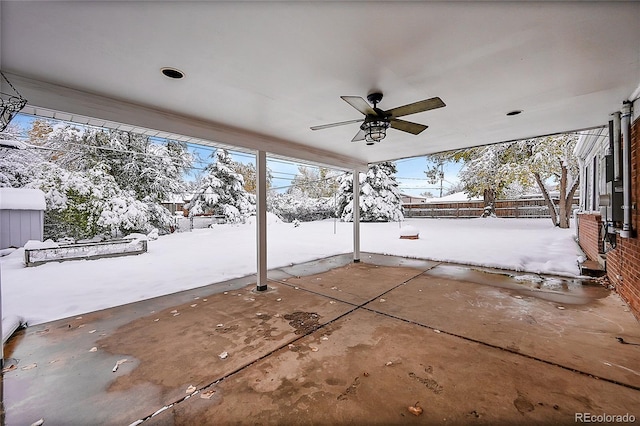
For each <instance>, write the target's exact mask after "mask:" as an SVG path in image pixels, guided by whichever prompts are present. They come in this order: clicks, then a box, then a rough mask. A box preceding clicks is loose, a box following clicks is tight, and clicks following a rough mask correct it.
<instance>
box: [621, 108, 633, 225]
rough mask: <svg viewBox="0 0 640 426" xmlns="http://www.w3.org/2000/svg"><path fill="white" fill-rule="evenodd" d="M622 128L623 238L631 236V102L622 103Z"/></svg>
mask: <svg viewBox="0 0 640 426" xmlns="http://www.w3.org/2000/svg"><path fill="white" fill-rule="evenodd" d="M621 119H622V120H621V123H620V124H621V130H622V143H624V147H623V148H622V187H623V194H622V196H623V198H622V209H623V214H624V217H623V218H624V220H623V222H622V230H621V231H620V237H621V238H631V152H630V151H631V103H630V102H624V103H623V104H622V117H621Z"/></svg>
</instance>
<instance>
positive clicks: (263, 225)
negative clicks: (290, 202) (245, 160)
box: [256, 151, 267, 291]
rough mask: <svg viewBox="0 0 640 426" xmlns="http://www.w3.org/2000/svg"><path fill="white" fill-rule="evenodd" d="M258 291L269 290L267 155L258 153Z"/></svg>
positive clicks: (261, 152)
mask: <svg viewBox="0 0 640 426" xmlns="http://www.w3.org/2000/svg"><path fill="white" fill-rule="evenodd" d="M256 233H257V244H256V250H257V258H258V267H257V269H258V274H257V275H258V282H257V288H256V289H257V291H265V290H267V154H266V152H264V151H257V152H256Z"/></svg>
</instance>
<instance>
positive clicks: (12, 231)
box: [0, 210, 44, 249]
mask: <svg viewBox="0 0 640 426" xmlns="http://www.w3.org/2000/svg"><path fill="white" fill-rule="evenodd" d="M43 229H44V212H43V211H40V210H0V249H5V248H9V247H22V246H24V244H25V243H26V242H27V241H29V240H38V241H42V238H43Z"/></svg>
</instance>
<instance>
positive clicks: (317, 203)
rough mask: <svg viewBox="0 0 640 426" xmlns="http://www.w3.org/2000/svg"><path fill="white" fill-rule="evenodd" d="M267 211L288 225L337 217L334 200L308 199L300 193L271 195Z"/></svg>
mask: <svg viewBox="0 0 640 426" xmlns="http://www.w3.org/2000/svg"><path fill="white" fill-rule="evenodd" d="M267 210H268V211H270V212H272V213H274V214H276V215H277V216H279V217H281V218H282V220H283V221H284V222H287V223H289V222H293V221H295V220H298V221H300V222H311V221H314V220H322V219H328V218H331V217H335V206H334V202H333V198H308V197H306V196H305V195H304V194H302V193H300V192H295V193H290V194H273V195H270V196H269V198H268V199H267Z"/></svg>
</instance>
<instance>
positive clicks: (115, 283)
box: [0, 218, 582, 325]
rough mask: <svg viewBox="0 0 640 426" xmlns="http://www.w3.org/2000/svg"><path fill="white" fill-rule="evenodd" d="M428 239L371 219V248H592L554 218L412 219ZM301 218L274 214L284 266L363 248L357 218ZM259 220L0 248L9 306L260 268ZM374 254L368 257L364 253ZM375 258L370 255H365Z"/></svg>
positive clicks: (558, 263)
mask: <svg viewBox="0 0 640 426" xmlns="http://www.w3.org/2000/svg"><path fill="white" fill-rule="evenodd" d="M406 225H410V226H413V227H415V228H417V229H418V230H419V231H420V239H418V240H406V239H399V235H400V225H399V224H398V223H397V222H395V223H363V224H362V227H361V250H362V251H364V252H375V253H383V254H392V255H399V256H409V257H415V258H423V259H434V260H441V261H451V262H459V263H466V264H471V265H481V266H488V267H496V268H503V269H510V270H515V271H522V272H532V273H547V274H556V275H565V276H575V275H578V273H579V269H578V266H577V260H578V258H579V257H580V256H582V252H581V251H580V248H579V247H578V245H577V244H576V242H575V241H574V239H573V237H574V230H573V229H559V228H555V227H553V226H552V225H551V221H550V220H549V219H498V218H490V219H481V218H478V219H409V220H407V221H405V222H403V226H406ZM335 226H336V233H335V234H334V221H333V220H324V221H318V222H307V223H302V224H301V225H300V226H299V227H295V226H294V225H293V224H290V223H282V222H279V221H276V220H273V219H271V220H270V223H269V226H268V231H267V232H268V240H269V245H268V264H269V268H276V267H281V266H285V265H290V264H292V263H301V262H305V261H309V260H314V259H319V258H323V257H326V256H330V255H335V254H341V253H349V252H351V251H352V249H353V246H352V244H353V240H352V238H353V237H352V224H350V223H341V222H337V223H336V224H335ZM255 245H256V235H255V225H253V224H251V223H247V224H243V225H215V226H214V227H213V228H210V229H197V230H194V231H193V232H184V233H175V234H171V235H166V236H162V237H160V238H159V239H158V240H156V241H149V242H148V253H145V254H142V255H138V256H129V257H120V258H109V259H100V260H88V261H87V260H83V261H69V262H62V263H50V264H45V265H42V266H37V267H30V268H25V267H24V263H23V259H24V249H19V250H16V251H14V252H13V253H11V254H9V255H7V256H3V257H0V267H1V274H2V275H1V278H2V281H1V284H2V312H3V318H6V319H7V320H10V319H15V318H16V317H20V318H22V319H23V320H24V321H26V322H27V323H28V324H29V325H34V324H39V323H43V322H47V321H52V320H55V319H59V318H64V317H68V316H73V315H78V314H82V313H85V312H91V311H95V310H99V309H104V308H108V307H112V306H117V305H122V304H125V303H129V302H135V301H137V300H142V299H147V298H151V297H155V296H160V295H164V294H170V293H174V292H177V291H181V290H186V289H191V288H195V287H200V286H204V285H208V284H211V283H214V282H219V281H223V280H227V279H230V278H235V277H240V276H244V275H248V274H252V273H255V270H256V254H255ZM363 259H364V258H363ZM364 260H366V259H364Z"/></svg>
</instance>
